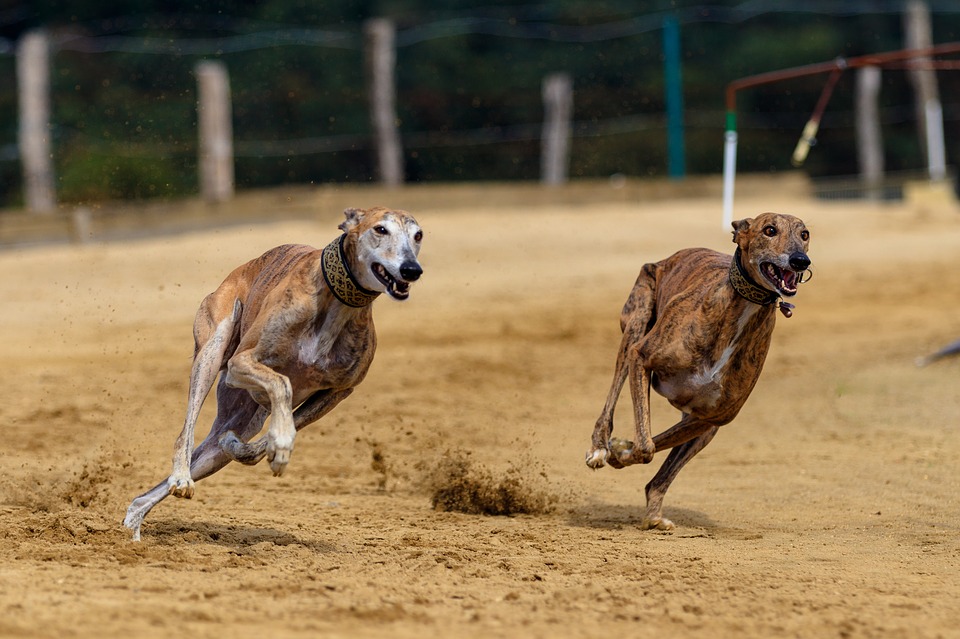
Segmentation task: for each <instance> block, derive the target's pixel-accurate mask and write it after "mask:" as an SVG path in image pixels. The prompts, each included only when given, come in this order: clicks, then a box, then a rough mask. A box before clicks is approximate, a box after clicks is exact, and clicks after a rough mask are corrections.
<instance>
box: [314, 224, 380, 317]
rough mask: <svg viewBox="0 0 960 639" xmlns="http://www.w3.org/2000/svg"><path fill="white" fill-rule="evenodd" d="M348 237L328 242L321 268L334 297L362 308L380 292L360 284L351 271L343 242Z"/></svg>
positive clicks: (342, 236) (348, 304)
mask: <svg viewBox="0 0 960 639" xmlns="http://www.w3.org/2000/svg"><path fill="white" fill-rule="evenodd" d="M346 239H347V236H346V234H344V235H341V236H340V237H338V238H337V239H335V240H334V241H332V242H330V243H329V244H327V246H326V248H324V249H323V256H322V258H321V261H320V270H321V271H323V279H324V281H325V282H326V283H327V286H329V287H330V291H331V292H332V293H333V296H334V297H336V298H337V299H338V300H340V301H341V302H342V303H344V304H346V305H347V306H352V307H353V308H361V307H363V306H367V305H368V304H370V303H372V302H373V300H375V299H377V297H378V296H379V295H380V293H378V292H376V291H370V290H367V289H365V288H363V287H362V286H360V282H358V281H357V278H356V277H354V275H353V273H351V272H350V267H349V266H347V260H346V256H345V255H344V253H343V242H344V240H346Z"/></svg>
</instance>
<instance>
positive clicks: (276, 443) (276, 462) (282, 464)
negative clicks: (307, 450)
mask: <svg viewBox="0 0 960 639" xmlns="http://www.w3.org/2000/svg"><path fill="white" fill-rule="evenodd" d="M294 432H296V431H294ZM291 454H293V437H283V436H271V435H270V434H268V435H267V461H268V462H270V470H272V471H273V476H274V477H279V476H280V475H282V474H283V471H284V470H286V469H287V464H289V463H290V455H291Z"/></svg>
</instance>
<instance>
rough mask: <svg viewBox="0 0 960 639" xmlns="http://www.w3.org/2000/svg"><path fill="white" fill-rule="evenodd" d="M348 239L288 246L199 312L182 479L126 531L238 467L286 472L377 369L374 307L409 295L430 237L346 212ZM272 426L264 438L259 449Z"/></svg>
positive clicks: (178, 462) (130, 518)
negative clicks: (264, 463) (300, 445)
mask: <svg viewBox="0 0 960 639" xmlns="http://www.w3.org/2000/svg"><path fill="white" fill-rule="evenodd" d="M344 215H345V216H346V221H345V222H343V223H342V224H340V227H339V228H340V229H341V230H342V231H343V235H341V236H340V237H338V238H337V239H335V240H334V241H333V242H331V243H330V244H329V245H328V246H327V247H326V248H324V249H322V250H317V249H314V248H312V247H310V246H303V245H297V244H288V245H284V246H279V247H277V248H274V249H271V250H269V251H267V252H266V253H264V254H263V255H261V256H260V257H258V258H256V259H255V260H252V261H250V262H247V263H246V264H244V265H242V266H240V267H238V268H237V269H236V270H234V271H233V272H232V273H231V274H230V275H228V276H227V279H226V280H224V282H223V283H222V284H221V285H220V287H219V288H218V289H217V290H216V291H214V292H213V293H211V294H210V295H208V296H207V297H206V299H204V300H203V302H202V303H201V304H200V309H199V310H198V311H197V317H196V320H195V321H194V325H193V334H194V344H195V348H194V356H193V368H192V371H191V374H190V390H189V395H188V399H187V416H186V420H185V421H184V424H183V431H182V432H181V433H180V437H179V438H178V439H177V442H176V444H175V446H174V454H173V473H172V474H171V475H170V476H169V477H168V478H167V479H166V480H164V481H162V482H161V483H160V484H158V485H157V486H155V487H154V488H153V489H151V490H149V491H147V492H146V493H144V494H142V495H140V496H139V497H137V498H136V499H134V500H133V502H132V503H131V504H130V507H129V508H128V509H127V515H126V518H125V519H124V521H123V524H124V526H126V527H127V528H129V529H131V530H132V531H133V539H134V540H139V539H140V525H141V524H142V523H143V518H144V517H145V516H146V515H147V513H148V512H150V509H151V508H153V507H154V506H156V505H157V504H158V503H160V502H161V501H162V500H163V499H164V498H166V497H167V496H168V495H174V496H176V497H185V498H187V499H189V498H191V497H192V496H193V492H194V482H196V481H199V480H200V479H203V478H204V477H207V476H209V475H212V474H213V473H215V472H217V471H218V470H220V469H221V468H223V467H224V466H226V465H227V464H228V463H229V462H230V461H232V460H235V461H239V462H241V463H244V464H248V465H253V464H256V463H258V462H259V461H260V460H261V459H263V458H264V456H266V458H267V460H268V461H269V462H270V468H271V469H272V470H273V474H274V475H280V474H282V473H283V471H284V469H285V468H286V466H287V463H288V462H289V461H290V454H291V453H292V452H293V442H294V438H295V436H296V433H297V431H298V430H300V429H301V428H303V427H304V426H306V425H307V424H310V423H312V422H314V421H316V420H318V419H320V418H321V417H323V416H324V415H326V414H327V413H328V412H330V410H331V409H333V407H334V406H336V405H337V404H339V403H340V402H341V401H343V400H344V399H345V398H346V397H347V396H348V395H350V393H352V392H353V389H354V388H355V387H356V386H357V385H358V384H359V383H360V382H361V381H362V380H363V378H364V376H365V375H366V374H367V370H368V369H369V368H370V363H371V362H372V361H373V355H374V351H375V350H376V346H377V336H376V333H375V332H374V327H373V312H372V309H371V304H372V302H373V300H374V299H376V297H377V296H378V295H380V294H381V293H384V292H385V293H387V294H388V295H390V297H392V298H394V299H396V300H405V299H407V297H409V295H410V283H411V282H414V281H416V280H417V279H419V277H420V275H421V274H422V273H423V269H422V268H421V267H420V263H419V262H418V261H417V255H418V254H419V252H420V241H421V239H422V237H423V232H422V231H421V230H420V226H419V225H418V224H417V221H416V220H415V219H414V218H413V216H411V215H410V214H409V213H407V212H406V211H398V210H391V209H386V208H382V207H376V208H372V209H369V210H363V209H347V210H346V211H344ZM219 373H223V374H222V375H220V382H219V385H218V386H217V417H216V419H215V421H214V422H213V426H212V428H211V429H210V434H209V435H207V437H206V439H204V440H203V442H202V443H201V444H200V445H199V446H197V448H196V450H194V451H193V455H192V457H191V455H190V449H191V448H192V447H193V433H194V426H195V424H196V421H197V416H198V414H199V412H200V407H201V405H202V404H203V401H204V399H205V398H206V396H207V394H208V393H209V392H210V389H211V388H212V387H213V383H214V381H215V380H216V378H217V375H218V374H219ZM268 415H269V416H270V417H271V419H270V425H269V427H268V429H267V432H266V434H265V435H264V436H263V437H261V438H260V439H258V440H256V441H254V442H252V443H248V442H249V440H250V439H251V438H252V437H254V436H255V435H256V434H257V433H259V432H260V430H261V429H262V428H263V425H264V422H265V421H266V418H267V416H268Z"/></svg>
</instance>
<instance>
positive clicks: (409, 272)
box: [400, 262, 423, 282]
mask: <svg viewBox="0 0 960 639" xmlns="http://www.w3.org/2000/svg"><path fill="white" fill-rule="evenodd" d="M421 275H423V269H422V268H420V265H419V264H417V263H416V262H404V263H403V264H401V265H400V277H402V278H403V279H405V280H406V281H408V282H416V281H417V280H419V279H420V276H421Z"/></svg>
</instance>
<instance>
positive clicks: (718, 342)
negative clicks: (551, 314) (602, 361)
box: [586, 213, 810, 530]
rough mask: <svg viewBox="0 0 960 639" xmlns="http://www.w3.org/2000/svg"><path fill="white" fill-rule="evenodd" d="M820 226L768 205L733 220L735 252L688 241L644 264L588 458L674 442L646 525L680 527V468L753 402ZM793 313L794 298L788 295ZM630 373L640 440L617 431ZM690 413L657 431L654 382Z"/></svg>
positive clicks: (649, 453)
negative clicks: (676, 509) (674, 513)
mask: <svg viewBox="0 0 960 639" xmlns="http://www.w3.org/2000/svg"><path fill="white" fill-rule="evenodd" d="M809 240H810V232H809V231H808V230H807V227H806V226H805V225H804V223H803V221H801V220H800V219H798V218H796V217H793V216H791V215H782V214H777V213H763V214H762V215H759V216H757V217H756V218H755V219H751V218H748V219H745V220H740V221H737V222H734V223H733V241H734V243H735V244H736V245H737V250H736V252H735V254H734V255H733V257H731V256H730V255H725V254H722V253H718V252H716V251H711V250H709V249H703V248H696V249H686V250H682V251H680V252H678V253H676V254H674V255H673V256H671V257H669V258H667V259H665V260H663V261H661V262H657V263H655V264H647V265H645V266H644V267H643V269H642V270H641V272H640V276H639V277H638V278H637V281H636V284H635V285H634V287H633V291H632V292H631V293H630V296H629V298H628V299H627V302H626V304H625V305H624V307H623V311H622V312H621V314H620V328H621V330H622V331H623V339H622V341H621V343H620V352H619V354H618V356H617V365H616V372H615V373H614V376H613V385H612V386H611V388H610V392H609V394H608V395H607V402H606V404H605V405H604V407H603V412H602V413H601V414H600V418H599V419H598V420H597V424H596V427H595V428H594V431H593V441H592V446H593V447H592V448H591V449H590V450H589V451H587V456H586V462H587V465H588V466H590V467H591V468H600V467H602V466H603V465H604V464H609V465H610V466H612V467H613V468H624V467H626V466H630V465H631V464H638V463H640V464H646V463H649V462H650V461H652V460H653V456H654V453H658V452H660V451H662V450H667V449H668V448H672V449H673V450H672V451H670V454H669V455H668V456H667V459H666V461H665V462H664V464H663V466H662V467H661V468H660V470H659V471H658V472H657V473H656V475H655V476H654V477H653V479H652V480H650V483H648V484H647V486H646V497H647V508H646V512H645V513H644V516H643V521H642V524H641V525H642V527H643V528H644V529H649V528H657V529H660V530H670V529H672V528H673V522H671V521H670V520H669V519H666V518H664V517H663V513H662V508H663V497H664V495H665V494H666V492H667V488H669V487H670V483H671V482H672V481H673V480H674V478H676V476H677V473H679V472H680V469H681V468H683V466H684V464H686V463H687V462H689V461H690V460H691V459H692V458H693V456H694V455H696V454H697V453H698V452H700V451H701V450H703V448H704V446H706V445H707V444H709V443H710V440H712V439H713V436H714V435H716V434H717V430H718V429H719V428H720V426H723V425H724V424H727V423H729V422H730V421H731V420H732V419H733V418H734V417H736V415H737V413H738V412H739V411H740V408H741V407H742V406H743V404H744V402H746V401H747V397H749V396H750V392H751V391H752V390H753V387H754V384H756V382H757V378H759V377H760V370H761V369H762V368H763V362H764V360H765V359H766V357H767V350H768V349H769V347H770V338H771V335H772V333H773V326H774V323H775V320H776V317H775V314H776V309H777V306H778V304H777V303H776V302H777V301H778V300H780V298H781V297H793V296H794V295H796V293H797V287H798V286H799V284H800V283H801V282H802V281H803V274H804V272H805V271H806V270H807V269H808V268H809V266H810V258H808V257H807V248H808V246H809ZM779 308H780V310H781V311H782V312H783V314H784V315H785V316H786V317H790V316H791V315H792V310H791V309H792V308H793V306H792V305H791V304H787V303H786V302H783V301H781V302H780V303H779ZM627 377H629V378H630V395H631V398H632V399H633V405H634V411H635V421H636V443H634V442H631V441H627V440H623V439H615V438H614V439H611V437H610V435H611V432H612V431H613V411H614V407H615V406H616V403H617V399H618V398H619V396H620V391H621V389H622V388H623V383H624V381H625V380H626V379H627ZM651 386H652V387H653V388H654V390H656V391H657V392H658V393H659V394H661V395H663V396H664V397H666V398H667V400H668V401H669V402H670V404H671V405H673V406H674V407H675V408H677V409H679V410H680V411H681V412H682V413H683V417H682V419H681V420H680V421H679V422H678V423H677V424H675V425H674V426H673V427H671V428H669V429H667V430H666V431H664V432H662V433H660V434H659V435H657V436H655V437H651V435H650V387H651Z"/></svg>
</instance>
